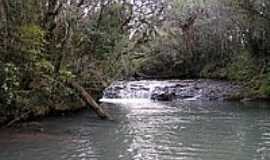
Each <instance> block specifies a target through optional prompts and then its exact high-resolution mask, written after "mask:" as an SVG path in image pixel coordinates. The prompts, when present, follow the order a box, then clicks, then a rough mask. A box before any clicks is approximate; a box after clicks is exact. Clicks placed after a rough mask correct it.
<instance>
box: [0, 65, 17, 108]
mask: <svg viewBox="0 0 270 160" xmlns="http://www.w3.org/2000/svg"><path fill="white" fill-rule="evenodd" d="M0 69H2V70H1V71H0V73H1V78H0V94H1V97H0V103H1V104H2V105H5V104H6V105H11V104H12V103H14V101H15V99H16V91H17V89H18V87H19V85H20V83H19V81H18V77H17V74H18V69H17V67H16V66H15V65H14V64H11V63H7V64H4V65H3V66H1V67H0Z"/></svg>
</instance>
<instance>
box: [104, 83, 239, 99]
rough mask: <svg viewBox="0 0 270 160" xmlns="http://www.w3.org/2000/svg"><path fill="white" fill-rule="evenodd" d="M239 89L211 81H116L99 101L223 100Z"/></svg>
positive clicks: (228, 84)
mask: <svg viewBox="0 0 270 160" xmlns="http://www.w3.org/2000/svg"><path fill="white" fill-rule="evenodd" d="M240 90H241V88H240V87H239V86H237V85H233V84H231V83H229V82H223V81H213V80H169V81H154V80H152V81H151V80H143V81H116V82H114V83H113V84H111V86H109V87H108V88H106V89H105V90H104V94H103V98H102V99H101V101H106V100H108V99H110V100H112V99H113V100H116V99H130V100H131V99H133V100H134V99H141V100H142V99H144V100H160V101H170V100H173V99H181V100H223V99H225V98H226V96H228V95H230V94H232V93H234V94H235V93H238V92H240Z"/></svg>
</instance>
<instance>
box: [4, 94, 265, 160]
mask: <svg viewBox="0 0 270 160" xmlns="http://www.w3.org/2000/svg"><path fill="white" fill-rule="evenodd" d="M103 101H104V103H103V104H102V106H103V107H104V108H105V109H106V110H107V111H108V112H110V113H111V114H112V115H113V118H114V121H102V120H99V119H98V118H97V117H96V116H95V115H94V114H93V113H92V112H83V113H78V114H74V115H70V116H67V117H58V118H56V117H51V118H48V119H46V120H43V121H41V122H39V124H38V126H39V127H40V129H38V130H37V129H36V127H35V128H34V129H32V130H29V128H27V127H26V128H25V129H24V128H19V129H8V130H7V129H2V130H0V160H270V105H269V103H268V104H267V103H263V102H256V103H248V102H245V103H241V102H222V101H202V100H196V99H190V98H189V99H188V100H187V99H185V100H173V101H167V102H165V101H163V102H161V101H153V100H150V99H149V98H148V99H146V98H141V97H140V98H139V99H136V97H133V98H125V99H124V98H119V99H108V98H106V97H105V99H103Z"/></svg>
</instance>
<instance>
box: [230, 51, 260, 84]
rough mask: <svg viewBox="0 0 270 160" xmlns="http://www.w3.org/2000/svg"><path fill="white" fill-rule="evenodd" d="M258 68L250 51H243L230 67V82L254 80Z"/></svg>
mask: <svg viewBox="0 0 270 160" xmlns="http://www.w3.org/2000/svg"><path fill="white" fill-rule="evenodd" d="M257 68H258V67H257V66H256V65H255V64H254V61H253V58H252V57H251V55H250V53H249V51H247V50H242V51H240V52H239V54H238V55H236V56H235V58H233V60H232V63H230V64H229V65H228V67H227V73H228V75H227V76H228V79H230V80H236V81H249V80H252V79H253V78H254V75H257V73H258V71H257Z"/></svg>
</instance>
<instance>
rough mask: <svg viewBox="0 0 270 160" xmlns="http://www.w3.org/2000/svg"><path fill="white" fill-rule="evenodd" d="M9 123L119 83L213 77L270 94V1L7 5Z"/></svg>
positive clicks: (0, 66)
mask: <svg viewBox="0 0 270 160" xmlns="http://www.w3.org/2000/svg"><path fill="white" fill-rule="evenodd" d="M0 17H1V18H0V54H1V56H0V122H7V121H10V120H12V119H14V118H16V117H21V116H22V115H24V114H26V113H30V114H31V115H33V116H40V115H47V114H49V113H51V112H58V111H66V110H76V109H78V108H80V106H82V105H83V104H82V102H81V100H80V98H79V96H78V93H76V91H74V90H73V89H72V87H70V85H69V82H71V81H74V82H77V83H79V84H80V85H81V86H83V87H84V88H85V89H86V90H87V91H88V92H89V93H90V94H91V95H94V96H97V97H98V95H99V94H100V93H102V90H103V89H104V88H105V87H107V86H108V85H109V84H111V83H112V82H113V81H115V80H119V79H131V78H132V77H134V75H135V77H141V78H155V79H158V78H160V79H161V78H179V79H186V78H208V79H222V80H230V81H237V82H241V83H243V84H244V85H245V86H247V87H248V88H249V89H250V93H249V94H256V95H262V96H269V95H270V45H269V44H270V1H269V0H0Z"/></svg>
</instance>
